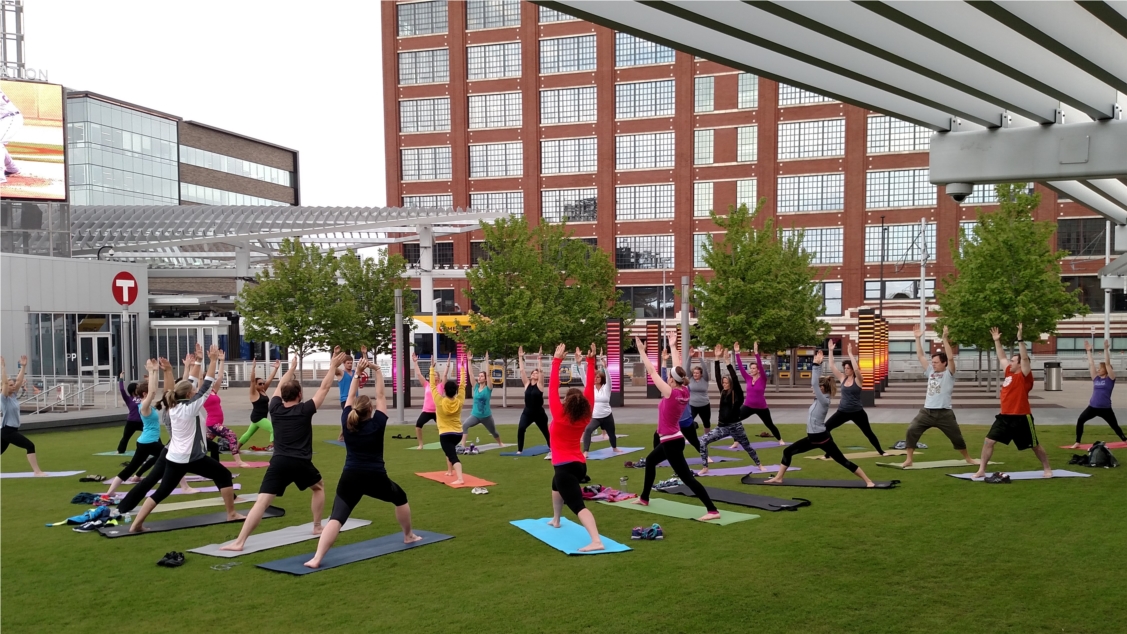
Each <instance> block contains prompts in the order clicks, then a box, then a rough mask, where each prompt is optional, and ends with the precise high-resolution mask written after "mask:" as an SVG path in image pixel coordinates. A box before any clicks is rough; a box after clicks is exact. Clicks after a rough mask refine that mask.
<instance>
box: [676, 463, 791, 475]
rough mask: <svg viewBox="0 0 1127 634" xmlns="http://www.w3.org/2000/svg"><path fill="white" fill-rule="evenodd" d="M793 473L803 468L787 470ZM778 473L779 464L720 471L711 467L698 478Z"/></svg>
mask: <svg viewBox="0 0 1127 634" xmlns="http://www.w3.org/2000/svg"><path fill="white" fill-rule="evenodd" d="M791 471H802V467H790V468H788V469H787V473H790V472H791ZM778 472H779V465H777V464H765V465H763V467H757V466H755V465H753V464H752V465H747V466H744V467H720V468H719V469H713V468H711V467H709V469H708V473H698V474H697V477H701V478H711V477H712V476H745V475H748V474H752V473H778Z"/></svg>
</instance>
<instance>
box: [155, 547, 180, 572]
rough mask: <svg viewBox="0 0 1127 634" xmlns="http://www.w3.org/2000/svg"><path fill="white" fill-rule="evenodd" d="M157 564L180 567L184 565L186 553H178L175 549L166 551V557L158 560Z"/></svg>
mask: <svg viewBox="0 0 1127 634" xmlns="http://www.w3.org/2000/svg"><path fill="white" fill-rule="evenodd" d="M157 565H158V566H164V567H165V568H179V567H180V566H183V565H184V553H178V552H176V551H175V550H174V551H172V552H170V553H165V554H164V557H163V558H162V559H161V560H160V561H158V562H157Z"/></svg>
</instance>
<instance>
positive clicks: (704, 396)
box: [689, 350, 712, 432]
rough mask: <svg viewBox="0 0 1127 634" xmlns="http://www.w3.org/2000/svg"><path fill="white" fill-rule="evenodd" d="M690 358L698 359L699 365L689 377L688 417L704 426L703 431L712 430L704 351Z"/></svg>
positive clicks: (693, 354) (695, 353) (695, 352)
mask: <svg viewBox="0 0 1127 634" xmlns="http://www.w3.org/2000/svg"><path fill="white" fill-rule="evenodd" d="M692 356H696V357H700V365H698V366H696V367H695V368H693V371H692V373H691V374H690V375H689V415H690V416H692V417H693V420H696V418H697V416H700V422H701V424H702V425H704V431H705V432H708V430H710V429H712V403H711V402H709V399H708V380H709V379H708V364H707V363H706V362H705V360H704V351H703V350H698V351H694V352H693V353H692Z"/></svg>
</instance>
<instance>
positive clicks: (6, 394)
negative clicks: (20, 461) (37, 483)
mask: <svg viewBox="0 0 1127 634" xmlns="http://www.w3.org/2000/svg"><path fill="white" fill-rule="evenodd" d="M25 374H27V357H26V356H23V357H20V371H19V373H18V374H17V375H16V378H14V379H9V378H8V365H7V364H6V363H4V357H0V381H3V384H2V385H0V390H2V391H0V412H2V413H3V416H4V418H3V422H2V423H0V443H2V444H3V448H2V449H0V453H4V452H5V451H7V450H8V446H9V445H15V446H17V447H19V448H20V449H23V450H24V451H26V452H27V463H28V464H29V465H31V470H32V471H33V472H35V475H36V476H40V477H42V476H45V475H47V474H46V473H44V472H43V470H42V469H40V468H39V460H38V459H37V458H36V457H35V443H33V442H31V441H30V440H28V438H27V436H24V435H23V434H21V433H20V402H19V401H18V400H16V394H19V392H20V388H22V387H23V386H24V382H25V381H26V380H27V379H26V378H25V377H24V375H25Z"/></svg>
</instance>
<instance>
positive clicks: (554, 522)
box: [548, 518, 560, 528]
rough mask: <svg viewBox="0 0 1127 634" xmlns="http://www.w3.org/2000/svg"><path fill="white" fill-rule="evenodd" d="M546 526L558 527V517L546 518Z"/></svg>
mask: <svg viewBox="0 0 1127 634" xmlns="http://www.w3.org/2000/svg"><path fill="white" fill-rule="evenodd" d="M548 526H551V527H552V528H559V527H560V520H559V518H553V519H550V520H548Z"/></svg>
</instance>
